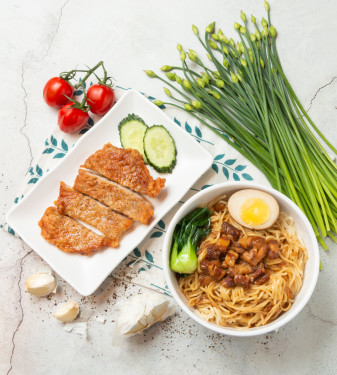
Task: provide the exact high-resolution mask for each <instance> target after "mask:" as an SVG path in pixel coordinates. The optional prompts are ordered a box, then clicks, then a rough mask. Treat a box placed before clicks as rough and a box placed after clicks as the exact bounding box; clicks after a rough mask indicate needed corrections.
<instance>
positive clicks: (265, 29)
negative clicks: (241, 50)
mask: <svg viewBox="0 0 337 375" xmlns="http://www.w3.org/2000/svg"><path fill="white" fill-rule="evenodd" d="M268 34H269V30H268V27H264V28H263V30H262V36H263V37H264V38H267V36H268Z"/></svg>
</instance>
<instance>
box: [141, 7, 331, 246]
mask: <svg viewBox="0 0 337 375" xmlns="http://www.w3.org/2000/svg"><path fill="white" fill-rule="evenodd" d="M265 8H266V10H267V20H266V19H264V18H263V19H262V21H261V24H260V25H258V23H257V21H256V18H255V17H254V16H252V17H251V23H252V26H253V28H254V32H251V31H250V30H249V26H248V21H247V17H246V15H245V13H244V12H241V21H242V22H241V23H239V22H236V23H235V24H234V29H235V30H236V32H237V36H238V41H237V42H235V41H234V40H233V38H230V39H228V38H227V37H226V36H225V35H224V34H223V32H222V31H221V29H218V30H217V31H216V30H215V23H214V22H213V23H211V24H210V25H208V26H207V27H206V30H205V34H204V38H202V37H201V36H200V34H199V30H198V28H197V27H196V26H194V25H193V26H192V31H193V33H194V34H195V35H196V37H197V38H198V40H199V42H200V43H201V46H202V47H203V49H204V50H205V52H206V56H207V60H206V62H205V61H204V60H205V59H202V58H201V57H200V56H199V55H198V54H197V52H196V51H194V50H192V49H189V50H186V51H185V50H184V49H183V47H182V45H181V44H178V45H177V49H178V51H179V54H180V60H181V66H170V65H164V66H162V68H161V70H162V72H163V73H164V74H165V75H166V78H167V79H165V78H163V77H161V76H159V75H157V74H156V73H155V72H153V71H152V70H146V71H145V73H146V74H147V75H148V76H149V77H151V78H157V79H159V80H161V81H162V82H164V84H165V87H164V92H165V93H166V95H167V96H168V97H169V98H171V99H173V100H174V102H163V101H161V100H158V101H156V104H158V105H162V104H165V105H172V106H174V107H177V108H181V109H183V110H185V111H187V112H188V113H189V114H190V115H192V116H193V117H194V118H196V119H197V120H198V121H200V122H201V123H203V124H204V125H206V126H207V127H208V128H210V129H211V130H212V131H213V132H215V133H216V134H217V135H219V136H220V137H221V138H222V139H223V140H224V141H226V142H227V143H228V144H230V145H231V146H232V147H234V148H235V149H236V150H237V151H239V152H240V153H241V154H242V155H243V156H244V157H246V158H247V159H248V160H249V161H250V162H251V163H253V164H254V165H255V166H256V167H258V168H259V169H260V170H261V171H262V172H263V173H264V174H265V176H266V177H267V179H268V180H269V182H270V183H271V185H272V186H273V187H274V188H275V189H277V190H278V191H280V192H282V193H283V194H285V195H287V196H288V197H289V198H290V199H292V200H293V201H294V202H295V203H296V204H297V205H298V206H299V207H300V208H301V209H302V211H303V212H304V213H305V214H306V216H307V218H308V219H309V221H310V223H311V224H312V227H313V229H314V231H315V234H316V236H317V239H318V241H319V243H320V244H321V245H322V246H323V248H324V249H327V245H326V244H325V242H324V238H325V237H327V236H329V237H330V238H331V239H332V240H333V241H335V242H337V237H336V233H337V188H336V181H337V165H336V164H335V163H334V162H333V160H332V158H331V157H330V156H329V154H328V153H327V152H326V150H325V148H324V147H323V146H322V143H324V144H325V145H326V147H327V148H329V149H330V150H331V151H333V152H334V153H335V154H337V150H336V148H335V147H334V146H333V145H332V144H331V143H330V142H329V140H328V139H327V138H326V137H325V136H324V135H323V134H322V132H321V131H320V130H319V129H318V127H317V126H316V125H315V124H314V122H313V121H312V120H311V118H310V117H309V115H308V113H307V112H306V111H305V109H304V108H303V106H302V104H301V103H300V101H299V99H298V97H297V96H296V94H295V92H294V90H293V88H292V87H291V85H290V83H289V81H288V79H287V77H286V75H285V73H284V71H283V68H282V64H281V61H280V58H279V55H278V52H277V48H276V37H277V31H276V28H275V27H274V26H273V25H272V24H271V18H270V7H269V4H268V3H267V2H266V1H265ZM250 27H251V25H250ZM315 134H316V135H315ZM316 136H317V137H316ZM318 137H319V138H320V140H319V139H318Z"/></svg>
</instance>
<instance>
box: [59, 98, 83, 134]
mask: <svg viewBox="0 0 337 375" xmlns="http://www.w3.org/2000/svg"><path fill="white" fill-rule="evenodd" d="M73 104H74V103H72V102H70V103H68V104H66V105H65V106H64V107H62V108H61V109H60V111H59V114H58V119H57V122H58V124H59V127H60V129H61V130H62V131H64V132H65V133H75V132H77V131H78V130H80V129H82V128H83V127H84V125H85V124H86V123H87V122H88V119H89V115H88V112H84V111H83V110H82V109H79V108H71V106H72V105H73Z"/></svg>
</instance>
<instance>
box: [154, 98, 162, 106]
mask: <svg viewBox="0 0 337 375" xmlns="http://www.w3.org/2000/svg"><path fill="white" fill-rule="evenodd" d="M153 103H154V104H155V105H157V106H158V107H161V106H162V105H163V104H164V103H163V102H162V101H161V100H155V101H154V102H153Z"/></svg>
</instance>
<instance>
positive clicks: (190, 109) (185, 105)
mask: <svg viewBox="0 0 337 375" xmlns="http://www.w3.org/2000/svg"><path fill="white" fill-rule="evenodd" d="M184 107H185V109H186V110H187V111H193V107H192V106H191V105H190V104H187V103H185V104H184Z"/></svg>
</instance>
